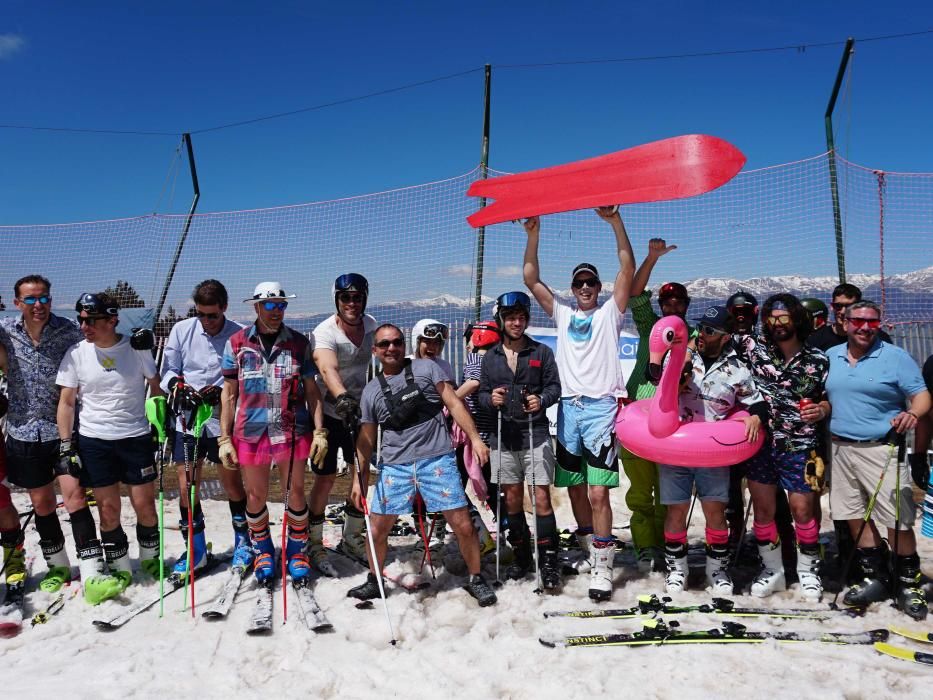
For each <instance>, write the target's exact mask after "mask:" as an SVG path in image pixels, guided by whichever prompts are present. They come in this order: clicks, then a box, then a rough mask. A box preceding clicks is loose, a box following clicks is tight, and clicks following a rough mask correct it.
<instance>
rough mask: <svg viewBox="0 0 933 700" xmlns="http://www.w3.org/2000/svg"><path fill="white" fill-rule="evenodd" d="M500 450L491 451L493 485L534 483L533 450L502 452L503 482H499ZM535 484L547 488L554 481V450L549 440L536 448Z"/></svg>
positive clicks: (490, 464) (490, 462)
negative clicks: (532, 471) (532, 476)
mask: <svg viewBox="0 0 933 700" xmlns="http://www.w3.org/2000/svg"><path fill="white" fill-rule="evenodd" d="M499 456H500V452H499V450H490V452H489V468H490V469H491V470H492V476H491V478H490V479H489V481H490V482H492V483H493V484H520V483H522V482H523V481H524V482H527V483H528V484H531V483H532V478H531V450H529V449H524V450H502V452H501V456H502V480H501V481H500V480H499ZM534 466H535V473H534V484H535V486H545V485H547V484H551V483H553V481H554V449H553V448H552V447H551V440H550V439H547V440H545V441H544V442H543V443H541V444H540V445H536V446H535V453H534Z"/></svg>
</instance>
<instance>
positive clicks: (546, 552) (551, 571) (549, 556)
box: [538, 543, 561, 591]
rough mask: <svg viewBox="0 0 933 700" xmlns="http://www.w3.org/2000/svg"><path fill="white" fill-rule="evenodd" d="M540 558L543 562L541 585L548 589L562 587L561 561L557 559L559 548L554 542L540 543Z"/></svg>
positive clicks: (541, 562)
mask: <svg viewBox="0 0 933 700" xmlns="http://www.w3.org/2000/svg"><path fill="white" fill-rule="evenodd" d="M538 558H539V561H540V564H541V571H540V573H541V586H542V587H543V588H544V590H546V591H553V590H556V589H558V588H560V584H561V577H560V563H559V562H558V561H557V548H556V547H555V546H554V545H553V543H545V544H543V545H539V546H538Z"/></svg>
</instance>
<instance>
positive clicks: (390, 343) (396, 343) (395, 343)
mask: <svg viewBox="0 0 933 700" xmlns="http://www.w3.org/2000/svg"><path fill="white" fill-rule="evenodd" d="M376 347H377V348H379V349H380V350H387V349H388V348H390V347H391V348H404V347H405V339H404V338H392V340H380V341H379V342H378V343H376Z"/></svg>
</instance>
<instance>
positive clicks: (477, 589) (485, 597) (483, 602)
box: [464, 574, 498, 608]
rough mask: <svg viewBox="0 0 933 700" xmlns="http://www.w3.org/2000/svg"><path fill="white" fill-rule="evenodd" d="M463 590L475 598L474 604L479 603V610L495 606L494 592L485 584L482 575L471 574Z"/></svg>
mask: <svg viewBox="0 0 933 700" xmlns="http://www.w3.org/2000/svg"><path fill="white" fill-rule="evenodd" d="M464 588H465V589H466V592H467V593H469V594H470V595H471V596H473V597H474V598H476V602H477V603H479V606H480V607H481V608H485V607H487V606H489V605H495V604H496V601H497V600H498V598H496V593H495V591H493V590H492V586H490V585H489V584H488V583H487V582H486V579H484V578H483V575H482V574H472V575H471V576H470V580H469V581H468V582H467V584H466V586H464Z"/></svg>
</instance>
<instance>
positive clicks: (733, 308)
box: [726, 292, 758, 328]
mask: <svg viewBox="0 0 933 700" xmlns="http://www.w3.org/2000/svg"><path fill="white" fill-rule="evenodd" d="M726 308H727V309H729V313H731V314H732V315H733V316H734V317H735V322H736V326H737V327H738V328H742V327H744V326H746V325H747V326H749V327H751V326H754V325H755V324H756V323H758V300H757V299H756V298H755V297H754V296H753V295H752V294H749V293H748V292H736V293H735V294H733V295H732V296H731V297H729V299H728V301H726Z"/></svg>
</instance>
